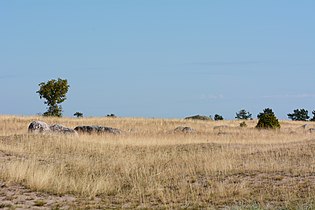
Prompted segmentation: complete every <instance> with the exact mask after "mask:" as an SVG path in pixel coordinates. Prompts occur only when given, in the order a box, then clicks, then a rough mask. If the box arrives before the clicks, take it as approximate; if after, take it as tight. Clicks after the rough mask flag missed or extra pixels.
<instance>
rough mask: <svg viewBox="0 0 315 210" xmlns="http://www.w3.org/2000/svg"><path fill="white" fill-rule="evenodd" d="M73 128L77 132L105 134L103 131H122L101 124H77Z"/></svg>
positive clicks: (117, 132) (115, 132)
mask: <svg viewBox="0 0 315 210" xmlns="http://www.w3.org/2000/svg"><path fill="white" fill-rule="evenodd" d="M74 130H75V131H77V132H79V133H87V134H105V133H111V134H121V133H122V131H121V130H119V129H117V128H111V127H103V126H97V125H84V126H77V127H75V128H74Z"/></svg>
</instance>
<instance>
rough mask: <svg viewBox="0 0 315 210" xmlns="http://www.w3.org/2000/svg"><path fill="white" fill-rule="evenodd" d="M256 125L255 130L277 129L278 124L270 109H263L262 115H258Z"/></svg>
mask: <svg viewBox="0 0 315 210" xmlns="http://www.w3.org/2000/svg"><path fill="white" fill-rule="evenodd" d="M257 117H258V119H259V121H258V123H257V125H256V128H259V129H279V128H280V123H279V121H278V119H277V117H276V115H275V114H274V112H273V111H272V109H269V108H267V109H264V111H263V112H262V113H259V114H258V116H257Z"/></svg>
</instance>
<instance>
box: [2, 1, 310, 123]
mask: <svg viewBox="0 0 315 210" xmlns="http://www.w3.org/2000/svg"><path fill="white" fill-rule="evenodd" d="M314 11H315V1H312V0H305V1H291V0H279V1H272V0H265V1H250V0H244V1H227V0H220V1H219V0H217V1H206V0H194V1H193V0H159V1H146V0H132V1H127V0H125V1H124V0H107V1H101V0H89V1H87V0H67V1H62V0H54V1H53V0H47V1H42V0H28V1H21V0H4V1H0V95H1V98H2V100H1V102H2V103H1V105H0V114H14V115H35V114H37V113H43V112H45V111H46V106H45V104H44V101H43V100H41V99H39V95H38V94H37V93H36V91H37V90H38V88H39V87H38V84H39V83H40V82H46V81H48V80H50V79H57V78H63V79H67V80H68V82H69V85H70V89H69V92H68V94H67V100H66V101H65V102H64V103H62V104H61V105H62V107H63V110H64V112H63V114H64V116H73V114H74V113H75V112H77V111H79V112H82V113H83V114H84V115H85V116H106V115H107V114H111V113H114V114H116V115H118V116H125V117H156V118H183V117H186V116H191V115H195V114H200V115H207V116H209V115H212V116H214V114H220V115H223V117H224V118H226V119H234V117H235V113H236V112H237V111H239V110H240V109H246V110H247V111H249V112H250V113H252V114H253V117H256V116H257V114H258V113H259V112H261V111H262V110H263V109H264V108H267V107H269V108H272V109H273V110H274V112H275V114H276V115H277V116H278V118H279V119H287V114H288V113H292V112H293V110H294V109H297V108H305V109H307V110H308V111H309V115H310V116H311V112H312V110H315V103H314V102H315V83H314V76H313V75H314V73H315V59H314V58H315V27H314V25H315V12H314Z"/></svg>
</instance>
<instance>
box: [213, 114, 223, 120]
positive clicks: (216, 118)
mask: <svg viewBox="0 0 315 210" xmlns="http://www.w3.org/2000/svg"><path fill="white" fill-rule="evenodd" d="M214 120H215V121H218V120H224V118H223V117H222V116H221V115H219V114H215V115H214Z"/></svg>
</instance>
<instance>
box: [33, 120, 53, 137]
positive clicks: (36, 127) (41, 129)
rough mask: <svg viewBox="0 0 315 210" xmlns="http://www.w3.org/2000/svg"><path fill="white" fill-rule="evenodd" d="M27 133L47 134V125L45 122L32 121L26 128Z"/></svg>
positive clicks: (48, 130) (48, 129)
mask: <svg viewBox="0 0 315 210" xmlns="http://www.w3.org/2000/svg"><path fill="white" fill-rule="evenodd" d="M28 132H29V133H35V134H38V133H48V132H50V128H49V125H48V124H47V123H45V122H42V121H33V122H31V124H30V125H29V126H28Z"/></svg>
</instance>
